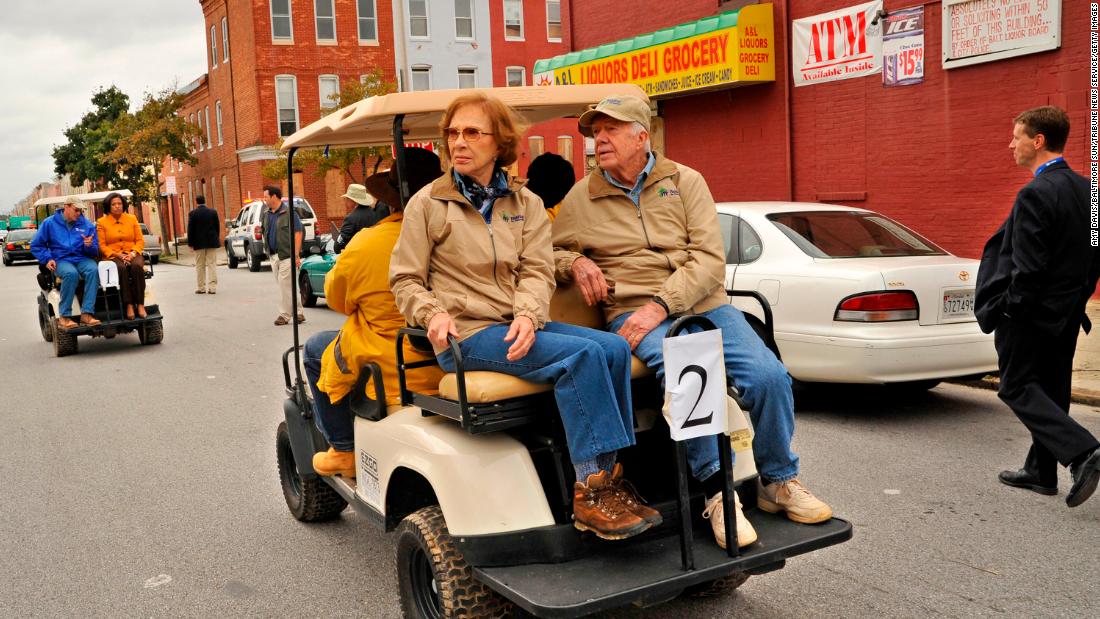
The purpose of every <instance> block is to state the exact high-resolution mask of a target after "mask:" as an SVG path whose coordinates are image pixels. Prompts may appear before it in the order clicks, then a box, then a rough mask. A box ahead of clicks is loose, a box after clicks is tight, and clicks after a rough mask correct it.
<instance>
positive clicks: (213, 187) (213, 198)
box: [202, 176, 218, 211]
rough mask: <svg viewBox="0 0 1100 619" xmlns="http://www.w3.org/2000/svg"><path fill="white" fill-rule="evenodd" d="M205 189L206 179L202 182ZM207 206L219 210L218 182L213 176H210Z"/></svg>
mask: <svg viewBox="0 0 1100 619" xmlns="http://www.w3.org/2000/svg"><path fill="white" fill-rule="evenodd" d="M202 185H203V189H204V190H205V189H206V181H203V183H202ZM206 206H209V207H210V208H212V209H214V210H215V211H216V210H218V183H217V181H216V180H215V179H214V177H213V176H211V177H210V195H208V196H206Z"/></svg>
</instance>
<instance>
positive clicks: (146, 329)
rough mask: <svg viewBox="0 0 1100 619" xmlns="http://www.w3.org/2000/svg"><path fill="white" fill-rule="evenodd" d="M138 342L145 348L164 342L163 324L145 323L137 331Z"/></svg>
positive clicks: (155, 322) (157, 322) (158, 322)
mask: <svg viewBox="0 0 1100 619" xmlns="http://www.w3.org/2000/svg"><path fill="white" fill-rule="evenodd" d="M138 340H140V341H141V343H142V344H144V345H146V346H152V345H153V344H160V343H161V342H162V341H164V323H163V322H161V321H159V320H154V321H152V322H147V323H145V324H144V325H142V326H141V327H140V328H139V329H138Z"/></svg>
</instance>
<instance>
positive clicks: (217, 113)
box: [214, 101, 225, 146]
mask: <svg viewBox="0 0 1100 619" xmlns="http://www.w3.org/2000/svg"><path fill="white" fill-rule="evenodd" d="M214 117H215V120H217V121H218V146H221V145H222V144H225V141H224V140H222V102H221V101H218V102H217V103H215V104H214Z"/></svg>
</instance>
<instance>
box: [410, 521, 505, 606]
mask: <svg viewBox="0 0 1100 619" xmlns="http://www.w3.org/2000/svg"><path fill="white" fill-rule="evenodd" d="M397 590H398V594H399V595H400V596H401V611H402V613H403V614H404V615H405V617H409V618H410V619H411V618H420V617H426V618H431V619H435V618H439V617H507V616H510V615H511V614H512V612H513V610H514V608H513V606H512V603H511V602H509V601H507V600H505V599H504V598H502V597H500V596H499V595H497V594H496V593H495V592H494V591H493V590H492V589H490V588H489V587H486V586H485V585H484V584H482V583H480V582H478V581H477V580H475V579H474V576H473V571H472V570H471V569H470V566H469V565H468V564H467V563H466V560H465V559H463V558H462V554H461V553H459V552H458V549H457V548H455V545H454V541H453V540H451V534H450V533H448V532H447V522H446V521H445V520H444V519H443V512H442V511H440V509H439V507H438V506H436V505H432V506H430V507H425V508H422V509H420V510H418V511H415V512H413V513H411V514H409V515H408V516H406V517H405V519H404V520H402V521H401V524H400V525H398V527H397Z"/></svg>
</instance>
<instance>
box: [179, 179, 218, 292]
mask: <svg viewBox="0 0 1100 619" xmlns="http://www.w3.org/2000/svg"><path fill="white" fill-rule="evenodd" d="M221 229H222V228H221V224H219V223H218V212H217V211H215V210H214V209H212V208H210V207H208V206H206V198H204V197H203V196H195V209H194V210H192V211H191V215H189V216H188V218H187V244H188V245H189V246H190V247H191V249H193V250H194V251H195V280H196V282H197V283H196V285H195V294H207V293H209V294H217V292H218V271H217V258H218V248H219V247H221V242H220V241H219V237H220V236H221Z"/></svg>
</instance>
